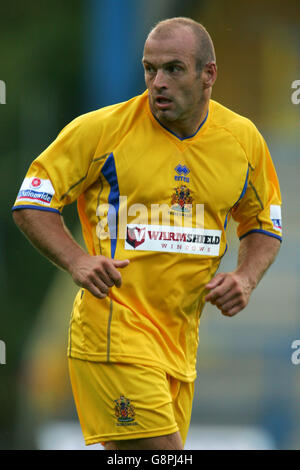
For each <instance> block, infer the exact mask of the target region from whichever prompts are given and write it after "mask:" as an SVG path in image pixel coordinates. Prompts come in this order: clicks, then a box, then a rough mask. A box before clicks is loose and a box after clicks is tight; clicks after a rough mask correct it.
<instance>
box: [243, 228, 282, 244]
mask: <svg viewBox="0 0 300 470" xmlns="http://www.w3.org/2000/svg"><path fill="white" fill-rule="evenodd" d="M250 233H262V234H264V235H267V236H269V237H273V238H277V240H279V241H280V243H282V237H281V236H280V235H277V234H276V233H273V232H268V231H267V230H261V229H253V230H249V232H247V233H245V234H244V235H242V236H241V237H239V239H240V240H242V239H243V238H245V237H246V236H247V235H249V234H250Z"/></svg>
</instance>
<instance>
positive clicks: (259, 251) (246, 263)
mask: <svg viewBox="0 0 300 470" xmlns="http://www.w3.org/2000/svg"><path fill="white" fill-rule="evenodd" d="M279 247H280V241H279V240H278V239H276V238H274V237H270V236H268V235H264V234H262V233H251V234H249V235H247V236H246V237H245V238H243V239H242V240H241V242H240V247H239V255H238V266H237V268H236V270H235V271H233V272H230V273H220V274H217V275H216V276H215V277H214V278H213V279H212V280H211V281H210V282H209V283H208V284H206V286H205V287H206V289H209V290H210V292H209V294H207V296H206V297H205V300H206V301H208V302H211V303H212V304H213V305H216V306H217V307H218V308H219V309H220V310H221V312H222V313H223V315H226V316H228V317H232V316H233V315H236V314H237V313H238V312H240V311H241V310H243V309H244V308H245V307H246V305H247V304H248V302H249V299H250V295H251V292H252V291H253V289H255V287H256V286H257V284H258V283H259V281H260V280H261V278H262V277H263V275H264V273H265V272H266V270H267V269H268V268H269V266H270V265H271V264H272V263H273V261H274V260H275V258H276V255H277V253H278V250H279Z"/></svg>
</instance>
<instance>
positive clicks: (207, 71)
mask: <svg viewBox="0 0 300 470" xmlns="http://www.w3.org/2000/svg"><path fill="white" fill-rule="evenodd" d="M217 75H218V73H217V64H216V63H215V62H209V63H208V64H206V65H205V67H204V70H203V72H202V78H203V86H204V88H210V87H212V86H213V85H214V83H215V81H216V79H217Z"/></svg>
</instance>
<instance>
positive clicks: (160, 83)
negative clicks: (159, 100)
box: [153, 69, 167, 88]
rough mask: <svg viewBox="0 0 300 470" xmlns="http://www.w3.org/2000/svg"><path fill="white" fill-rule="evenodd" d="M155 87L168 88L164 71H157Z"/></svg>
mask: <svg viewBox="0 0 300 470" xmlns="http://www.w3.org/2000/svg"><path fill="white" fill-rule="evenodd" d="M153 85H154V86H155V87H156V88H167V82H166V76H165V74H164V71H163V70H161V69H158V70H157V72H156V75H155V78H154V82H153Z"/></svg>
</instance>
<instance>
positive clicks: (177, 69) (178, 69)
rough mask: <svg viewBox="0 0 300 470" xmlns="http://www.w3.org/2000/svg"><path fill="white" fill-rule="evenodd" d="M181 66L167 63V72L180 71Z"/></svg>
mask: <svg viewBox="0 0 300 470" xmlns="http://www.w3.org/2000/svg"><path fill="white" fill-rule="evenodd" d="M181 70H182V68H181V67H180V66H179V65H169V67H168V72H170V73H174V72H180V71H181Z"/></svg>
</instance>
